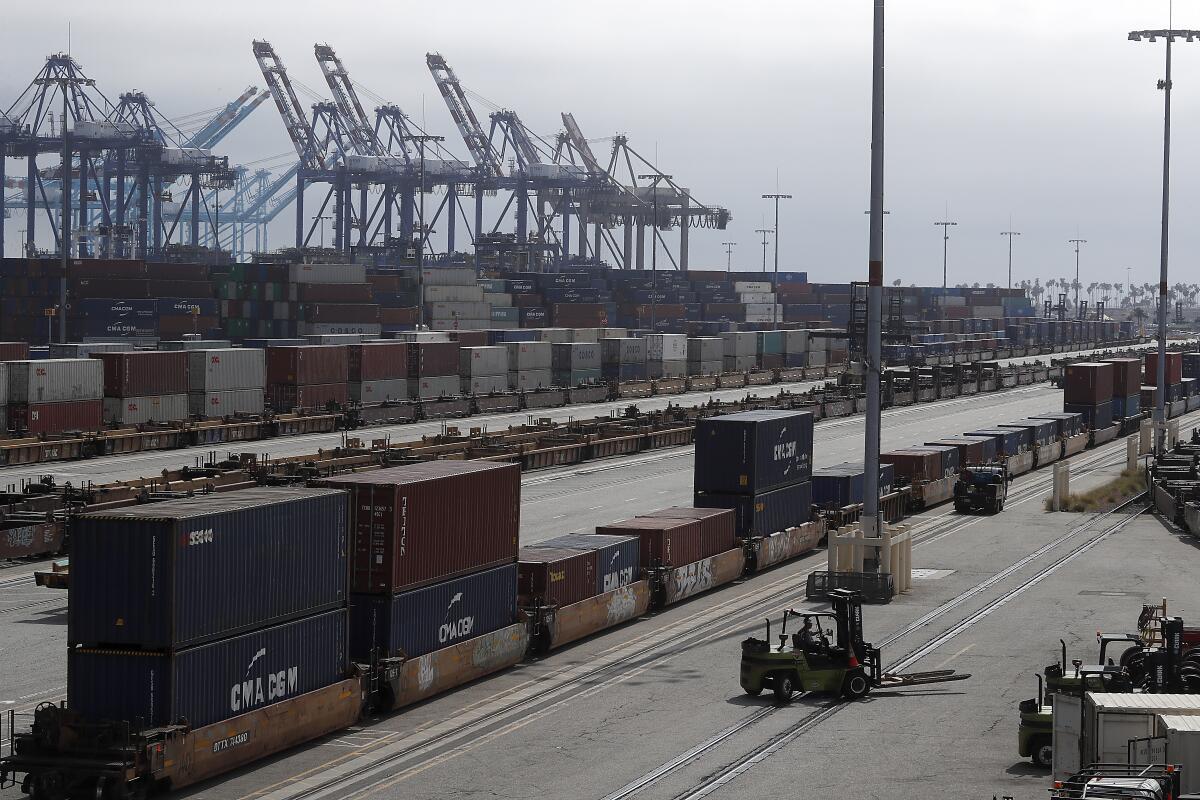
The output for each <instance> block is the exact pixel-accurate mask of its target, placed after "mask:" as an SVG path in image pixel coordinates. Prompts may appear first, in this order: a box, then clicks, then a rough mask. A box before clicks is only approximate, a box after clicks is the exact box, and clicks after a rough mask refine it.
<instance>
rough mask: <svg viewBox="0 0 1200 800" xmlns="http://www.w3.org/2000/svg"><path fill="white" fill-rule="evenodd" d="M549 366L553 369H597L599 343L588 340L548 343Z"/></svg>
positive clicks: (598, 363) (599, 361)
mask: <svg viewBox="0 0 1200 800" xmlns="http://www.w3.org/2000/svg"><path fill="white" fill-rule="evenodd" d="M550 354H551V356H550V358H551V362H550V363H551V367H552V368H553V369H555V370H562V371H575V370H599V369H600V364H601V359H600V345H599V344H598V343H596V344H593V343H589V342H561V343H560V342H554V343H550Z"/></svg>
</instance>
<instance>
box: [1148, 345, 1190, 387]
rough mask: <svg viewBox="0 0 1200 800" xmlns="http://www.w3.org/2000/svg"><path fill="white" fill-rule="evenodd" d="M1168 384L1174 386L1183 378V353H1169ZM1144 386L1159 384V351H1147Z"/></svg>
mask: <svg viewBox="0 0 1200 800" xmlns="http://www.w3.org/2000/svg"><path fill="white" fill-rule="evenodd" d="M1166 363H1167V368H1166V375H1167V386H1173V385H1175V384H1176V383H1180V382H1181V381H1182V380H1183V353H1167V362H1166ZM1142 385H1143V386H1157V385H1158V353H1155V352H1153V351H1151V352H1149V353H1146V372H1145V375H1144V377H1143V384H1142Z"/></svg>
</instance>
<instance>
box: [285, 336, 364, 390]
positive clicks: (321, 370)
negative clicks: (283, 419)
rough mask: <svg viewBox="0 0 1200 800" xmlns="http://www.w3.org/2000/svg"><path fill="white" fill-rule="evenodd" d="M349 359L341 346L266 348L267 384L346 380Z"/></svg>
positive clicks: (343, 381)
mask: <svg viewBox="0 0 1200 800" xmlns="http://www.w3.org/2000/svg"><path fill="white" fill-rule="evenodd" d="M348 378H349V359H348V356H347V352H346V348H345V347H344V346H341V345H305V346H303V347H270V348H267V385H268V386H274V385H290V386H299V385H308V384H328V383H345V382H346V381H347V380H348Z"/></svg>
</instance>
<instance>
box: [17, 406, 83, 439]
mask: <svg viewBox="0 0 1200 800" xmlns="http://www.w3.org/2000/svg"><path fill="white" fill-rule="evenodd" d="M103 416H104V401H103V400H68V401H65V402H62V403H28V404H25V403H22V404H16V403H14V404H12V405H10V406H9V407H8V425H9V427H10V428H12V429H13V430H14V431H18V432H26V433H62V432H63V431H88V432H90V431H98V430H100V428H101V426H102V418H103Z"/></svg>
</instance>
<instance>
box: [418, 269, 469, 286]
mask: <svg viewBox="0 0 1200 800" xmlns="http://www.w3.org/2000/svg"><path fill="white" fill-rule="evenodd" d="M421 285H422V287H423V288H425V289H429V288H430V287H432V286H475V270H473V269H470V268H467V269H464V268H462V267H426V268H425V269H423V270H421Z"/></svg>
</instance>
